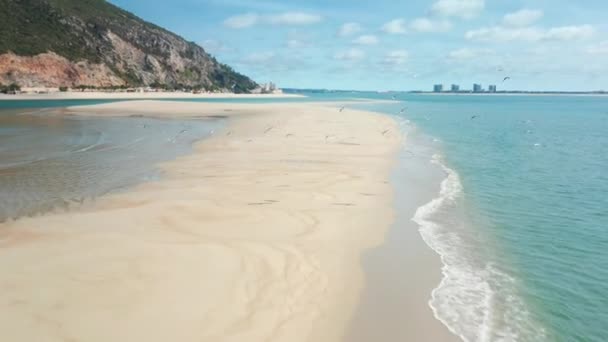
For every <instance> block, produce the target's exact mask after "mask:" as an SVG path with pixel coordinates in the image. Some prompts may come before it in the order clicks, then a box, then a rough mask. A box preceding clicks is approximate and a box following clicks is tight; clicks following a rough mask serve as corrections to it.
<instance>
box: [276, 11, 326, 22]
mask: <svg viewBox="0 0 608 342" xmlns="http://www.w3.org/2000/svg"><path fill="white" fill-rule="evenodd" d="M321 20H323V18H322V17H321V16H320V15H317V14H310V13H303V12H285V13H281V14H276V15H271V16H268V17H266V21H268V22H269V23H271V24H275V25H310V24H315V23H318V22H320V21H321Z"/></svg>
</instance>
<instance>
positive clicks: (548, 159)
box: [369, 94, 608, 342]
mask: <svg viewBox="0 0 608 342" xmlns="http://www.w3.org/2000/svg"><path fill="white" fill-rule="evenodd" d="M378 96H379V97H387V95H369V97H378ZM397 98H398V100H401V101H403V102H402V103H400V104H399V105H374V106H372V108H373V109H375V110H378V111H382V112H385V113H390V114H393V115H396V116H397V117H398V118H399V119H400V120H402V122H403V124H404V127H405V131H407V130H408V126H411V125H415V126H416V127H417V128H418V129H419V130H422V131H423V132H424V133H425V134H428V135H429V136H430V137H432V138H433V140H432V141H433V144H435V145H436V146H435V147H434V148H435V149H436V153H435V156H434V158H432V160H431V161H430V162H431V163H433V164H434V165H435V166H436V167H439V168H441V169H443V170H444V173H445V176H446V178H445V180H444V181H443V183H442V184H441V194H439V196H438V197H437V198H436V199H435V200H434V201H433V202H431V203H429V204H427V205H426V206H424V207H422V208H419V210H418V212H417V214H416V217H415V218H414V220H415V221H416V222H418V223H419V224H420V226H421V229H420V230H421V234H422V236H423V238H424V239H425V241H426V242H427V244H429V245H430V246H431V247H432V248H433V249H435V250H436V251H437V252H438V253H439V254H440V255H441V257H442V260H443V263H444V265H445V266H444V269H443V273H444V279H443V281H442V283H441V284H440V285H439V286H438V288H437V289H436V290H435V291H434V293H433V297H432V299H431V301H430V304H431V306H432V307H433V309H434V311H435V314H436V316H437V317H438V318H439V319H440V320H441V321H443V322H444V323H445V324H446V325H447V326H448V327H449V328H450V329H451V330H452V331H453V332H455V333H456V334H458V335H460V336H461V337H463V339H465V340H467V341H598V342H600V341H608V98H607V97H558V96H544V97H543V96H449V95H447V96H433V95H411V94H408V95H398V96H397ZM403 107H406V110H405V111H404V113H400V111H401V108H403Z"/></svg>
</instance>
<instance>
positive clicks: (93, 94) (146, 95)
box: [0, 91, 304, 100]
mask: <svg viewBox="0 0 608 342" xmlns="http://www.w3.org/2000/svg"><path fill="white" fill-rule="evenodd" d="M299 97H304V96H303V95H298V94H234V93H203V94H193V93H186V92H134V93H127V92H122V93H121V92H100V91H85V92H80V91H68V92H58V91H56V92H49V93H47V94H36V93H33V92H32V93H23V94H16V95H5V94H0V100H154V99H233V98H244V99H247V98H262V99H263V98H266V99H276V98H299Z"/></svg>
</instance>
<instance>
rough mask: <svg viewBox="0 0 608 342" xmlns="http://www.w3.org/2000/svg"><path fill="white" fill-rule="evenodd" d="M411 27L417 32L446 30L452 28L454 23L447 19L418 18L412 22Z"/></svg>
mask: <svg viewBox="0 0 608 342" xmlns="http://www.w3.org/2000/svg"><path fill="white" fill-rule="evenodd" d="M410 28H411V29H412V30H413V31H417V32H446V31H449V30H450V29H451V28H452V24H450V22H449V21H446V20H431V19H428V18H418V19H414V21H412V22H411V23H410Z"/></svg>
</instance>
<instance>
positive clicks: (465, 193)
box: [0, 93, 608, 342]
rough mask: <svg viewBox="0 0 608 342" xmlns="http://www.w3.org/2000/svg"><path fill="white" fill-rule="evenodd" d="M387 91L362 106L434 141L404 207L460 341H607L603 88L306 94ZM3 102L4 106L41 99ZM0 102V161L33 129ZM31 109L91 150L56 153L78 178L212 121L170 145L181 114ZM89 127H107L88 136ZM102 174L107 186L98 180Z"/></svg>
mask: <svg viewBox="0 0 608 342" xmlns="http://www.w3.org/2000/svg"><path fill="white" fill-rule="evenodd" d="M393 95H395V96H396V99H397V100H398V101H399V103H384V104H373V105H365V106H364V107H365V108H367V109H372V110H375V111H379V112H383V113H386V114H389V115H393V116H395V118H396V119H397V120H399V121H400V123H401V125H402V127H403V130H404V132H405V133H406V134H412V133H413V132H415V133H416V135H418V136H420V135H422V136H424V137H425V138H424V139H415V140H411V141H409V142H408V143H410V144H414V143H415V144H426V145H428V146H424V148H414V147H413V146H409V147H408V145H407V144H406V146H405V147H404V148H405V149H411V150H412V151H420V150H425V151H426V150H431V151H432V153H430V154H429V156H428V161H427V162H428V164H429V167H432V168H436V170H440V171H441V172H443V174H444V176H445V177H444V179H443V181H442V182H441V184H440V185H439V184H437V189H440V192H439V193H438V194H437V197H436V198H435V199H434V200H433V201H431V202H430V203H427V204H426V205H424V206H422V207H420V208H419V209H418V211H417V212H416V215H415V217H413V220H414V221H416V222H417V223H418V224H419V225H420V233H421V235H422V236H423V239H424V240H425V241H426V243H427V244H428V245H429V246H430V247H431V248H433V249H434V250H435V251H436V252H437V253H439V254H440V255H441V258H442V261H443V264H444V267H443V274H444V278H443V280H442V282H441V284H437V288H436V289H435V290H434V291H433V293H432V294H430V295H429V297H430V301H429V304H430V305H431V307H432V308H433V310H434V312H435V315H436V317H437V318H438V319H439V320H441V321H442V322H444V324H446V325H447V326H448V327H449V328H450V330H451V331H453V332H454V333H455V334H457V335H459V336H461V337H462V338H463V339H464V340H466V341H598V342H599V341H608V328H607V327H608V173H607V172H606V171H607V170H608V97H583V96H580V97H574V96H573V97H567V96H450V95H446V96H433V95H416V94H377V93H338V94H310V98H309V99H306V101H319V100H321V101H325V100H328V101H342V100H344V101H345V100H346V99H348V98H373V99H391V97H392V96H393ZM213 101H217V100H213ZM223 101H235V102H247V101H243V100H223ZM264 101H269V100H264ZM281 101H282V102H285V101H301V100H291V99H290V100H281ZM251 102H260V101H251ZM73 104H74V103H69V105H73ZM2 105H3V104H2V103H0V107H1V106H2ZM51 105H52V106H53V107H61V106H62V105H67V104H62V103H58V102H54V103H51ZM11 106H12V109H10V110H13V111H14V110H16V109H15V107H19V108H24V107H32V106H38V107H46V106H49V104H41V103H39V105H35V104H32V103H22V104H17V103H12V104H11ZM402 108H405V110H404V111H403V113H401V109H402ZM19 111H21V112H20V113H21V114H23V112H22V111H23V109H19ZM4 113H5V117H4V122H3V123H1V124H0V155H1V154H2V153H4V155H3V159H2V160H0V161H1V162H5V164H7V165H8V163H6V161H7V159H6V157H5V156H8V155H11V154H10V153H9V152H10V150H11V148H12V151H13V152H15V151H17V153H13V154H12V155H13V157H14V156H19V155H23V154H22V153H21V152H19V150H18V149H16V146H20V147H23V146H27V144H26V143H24V145H23V144H22V145H20V144H19V143H16V142H17V141H19V142H24V141H26V140H23V139H21V140H19V138H18V137H19V136H20V135H22V134H23V133H18V134H17V133H16V132H17V130H19V129H21V130H24V129H26V128H27V129H34V128H32V127H31V123H28V124H24V121H23V120H17V121H14V120H13V121H11V120H8V121H6V120H7V119H6V118H8V116H6V115H7V114H6V113H9V112H8V111H4ZM11 113H13V114H11V115H14V112H11ZM26 114H27V113H26ZM1 115H2V113H0V116H1ZM28 115H29V116H28ZM31 115H34V118H33V119H32V120H34V121H33V122H34V123H36V122H37V123H39V124H40V125H42V126H40V125H38V126H36V127H37V128H36V129H34V130H30V131H29V133H27V134H30V135H28V136H36V135H39V134H42V136H43V138H42V139H43V140H42V141H43V142H44V141H47V140H44V139H50V141H54V142H60V143H58V144H55V145H48V146H47V147H48V148H51V149H52V150H53V151H55V152H57V151H61V150H62V149H65V147H66V146H68V147H70V146H73V145H79V144H84V145H85V150H86V151H91V152H88V154H86V153H85V154H84V155H81V156H86V157H83V158H81V157H78V158H68V159H67V160H68V162H76V163H79V165H83V167H85V169H86V170H89V171H90V172H91V174H88V173H87V172H86V170H84V171H83V172H84V174H85V175H89V176H88V177H92V178H87V177H83V179H85V180H87V179H93V180H96V179H103V177H102V176H107V175H109V174H112V172H109V171H108V172H105V171H104V172H105V173H100V174H97V173H96V172H93V171H91V170H94V169H95V168H96V166H98V165H112V164H108V163H109V161H110V160H111V158H110V155H107V154H103V153H93V151H96V149H97V148H98V146H102V147H103V146H108V144H109V145H110V146H118V147H120V148H119V149H118V151H119V152H120V154H119V155H122V156H123V157H124V158H126V159H129V158H130V156H131V157H132V156H133V153H132V152H133V151H134V149H135V148H137V149H138V150H139V149H141V148H143V146H149V145H148V144H147V143H146V144H145V145H144V144H143V142H142V141H141V140H138V139H141V138H142V137H143V139H145V141H148V143H149V142H150V141H156V142H157V143H156V145H154V144H153V145H152V146H155V147H154V148H153V149H148V148H147V147H146V150H148V151H152V152H153V151H158V150H159V148H161V150H162V151H165V152H166V153H163V154H162V155H161V157H162V158H156V157H155V158H152V157H151V156H154V153H151V154H150V156H148V157H146V158H144V160H145V161H146V163H144V164H143V165H146V167H145V168H144V169H136V170H140V171H141V172H143V174H145V172H149V166H150V165H152V164H153V163H156V162H157V161H158V159H167V158H171V157H172V156H175V155H178V154H179V153H185V152H187V149H188V146H189V144H190V142H191V141H192V140H194V139H198V138H201V137H204V136H205V134H208V132H209V129H210V128H209V126H206V125H203V126H200V127H198V128H197V129H196V130H195V131H196V133H194V134H193V135H192V136H190V137H189V138H188V140H186V141H185V143H184V144H178V145H177V147H174V143H173V142H172V141H170V136H174V134H176V132H179V131H180V130H181V129H183V127H184V125H192V123H188V122H179V123H176V124H173V123H169V122H163V121H155V122H153V123H154V124H155V125H156V126H155V127H156V128H155V129H154V130H150V131H149V130H143V129H142V127H143V125H144V124H146V125H147V123H144V121H143V120H144V119H142V118H123V119H120V120H116V121H110V122H107V121H104V122H99V121H95V120H98V119H77V118H67V119H64V120H69V121H68V122H63V125H60V126H59V127H61V128H62V129H59V130H58V129H57V128H52V127H53V126H52V125H51V123H49V122H46V121H44V120H43V121H39V120H40V118H38V119H36V117H35V114H32V113H29V114H27V115H26V116H25V117H27V118H30V116H31ZM36 120H38V121H36ZM104 120H107V119H104ZM113 120H114V119H113ZM20 125H21V126H20ZM100 125H101V126H100ZM104 125H105V126H104ZM99 127H103V129H99ZM49 129H55V131H49ZM97 131H102V132H105V135H104V137H103V138H98V136H99V135H100V134H99V133H95V132H97ZM22 132H25V131H22ZM49 132H51V133H49ZM82 132H85V133H82ZM132 132H137V134H132ZM45 134H46V135H45ZM49 134H51V136H49ZM62 136H68V137H72V138H71V139H68V140H67V142H66V140H62V139H58V137H62ZM75 136H76V137H77V138H74V137H75ZM159 136H160V137H164V138H163V139H156V137H159ZM9 137H10V139H13V140H10V139H9ZM83 137H84V138H83ZM95 137H97V138H95ZM167 137H168V138H167ZM14 139H18V140H14ZM91 139H92V140H93V142H90V141H89V140H91ZM99 139H102V140H99ZM168 139H169V140H168ZM81 141H83V143H80V142H81ZM100 141H101V142H100ZM133 144H135V145H133ZM138 144H139V145H138ZM38 146H41V145H38ZM53 146H54V147H53ZM87 146H93V147H92V148H88V147H87ZM130 146H134V147H133V148H131V147H130ZM76 147H78V146H76ZM70 148H71V147H70ZM81 149H82V148H80V149H77V150H76V151H79V150H81ZM45 151H46V152H45V153H47V152H48V150H45ZM103 151H105V149H103V148H102V150H101V152H103ZM78 153H83V152H77V154H76V156H78ZM145 155H148V154H145ZM402 155H403V158H407V157H408V153H403V154H402ZM63 156H64V157H65V155H63ZM64 157H61V158H64ZM61 158H59V159H58V160H60V161H62V160H63V159H61ZM26 162H32V161H26ZM38 162H39V161H38ZM51 164H52V163H51ZM20 165H22V164H20ZM27 165H30V164H27ZM31 165H34V167H32V166H31ZM31 165H30V166H29V169H30V170H34V171H35V172H34V176H35V177H38V176H37V175H38V174H39V172H40V170H46V166H45V164H42V165H43V166H45V168H40V167H37V166H36V164H31ZM133 165H135V164H133ZM13 167H14V166H13ZM61 169H62V168H59V170H61ZM51 170H52V169H51ZM106 171H107V170H106ZM144 171H145V172H144ZM5 174H6V172H5ZM128 174H130V173H118V175H119V176H120V177H122V176H126V175H128ZM138 174H139V173H138ZM121 175H122V176H121ZM1 177H2V173H1V172H0V178H1ZM120 177H119V179H120ZM24 179H25V178H22V179H21V181H25V180H24ZM129 181H130V180H129ZM89 182H90V180H89ZM26 183H27V182H26ZM118 183H120V182H118ZM6 184H12V183H10V182H8V183H6V182H5V183H1V182H0V185H1V186H2V187H1V188H0V190H6V189H8V188H7V185H6ZM120 184H122V183H120ZM82 186H83V187H84V188H86V187H87V186H90V184H89V183H86V182H85V183H83V185H82ZM112 186H116V184H114V183H112V184H108V185H107V186H106V187H104V188H103V189H100V190H99V191H102V190H103V191H107V189H106V188H108V187H109V188H111V187H112ZM1 195H2V196H0V197H3V198H10V196H9V195H7V194H6V193H5V194H1ZM7 196H8V197H7ZM405 319H407V317H404V320H405Z"/></svg>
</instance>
